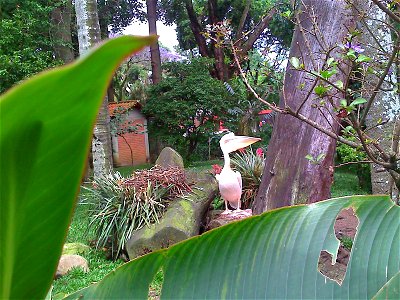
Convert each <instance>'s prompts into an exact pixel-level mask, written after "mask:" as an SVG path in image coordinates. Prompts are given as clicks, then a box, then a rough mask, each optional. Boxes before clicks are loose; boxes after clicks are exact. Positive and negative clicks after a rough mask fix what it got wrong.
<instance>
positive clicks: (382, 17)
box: [360, 2, 400, 200]
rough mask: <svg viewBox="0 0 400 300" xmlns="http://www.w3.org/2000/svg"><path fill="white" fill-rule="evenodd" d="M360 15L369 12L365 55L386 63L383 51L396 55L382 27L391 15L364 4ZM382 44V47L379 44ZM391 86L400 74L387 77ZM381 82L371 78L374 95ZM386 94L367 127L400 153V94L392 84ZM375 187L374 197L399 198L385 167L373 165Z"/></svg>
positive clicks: (378, 97)
mask: <svg viewBox="0 0 400 300" xmlns="http://www.w3.org/2000/svg"><path fill="white" fill-rule="evenodd" d="M360 11H362V12H365V13H366V16H367V20H366V22H365V23H363V25H364V26H363V28H362V29H363V35H362V41H361V42H362V43H363V46H364V47H365V53H364V54H365V55H367V56H369V57H371V58H372V60H373V61H375V62H379V61H380V60H381V59H382V55H381V54H382V53H381V51H380V50H379V49H381V50H384V51H385V52H387V53H391V52H393V51H394V50H393V41H392V37H391V32H390V29H389V27H387V26H382V24H384V23H385V22H387V23H389V18H388V17H387V15H386V14H385V13H384V12H383V11H382V10H381V9H379V8H377V7H376V5H374V4H373V3H371V2H367V3H364V6H362V7H360ZM378 42H379V44H378ZM392 70H395V67H394V65H393V66H392ZM386 80H387V82H393V83H396V82H397V77H396V72H392V73H391V74H388V75H387V76H386ZM377 81H378V78H377V77H376V76H372V75H369V77H367V78H366V80H365V82H366V83H367V84H368V85H369V86H367V87H365V88H367V90H369V91H371V90H372V89H373V87H374V86H375V85H376V84H377ZM383 87H384V89H385V90H384V91H379V93H377V95H376V97H375V100H374V104H373V105H372V106H371V108H370V110H369V113H368V115H367V117H366V119H365V123H366V125H367V127H371V128H372V129H371V130H369V131H368V134H369V136H370V137H371V138H373V139H376V140H379V145H380V146H381V147H382V148H383V149H384V150H385V151H386V152H387V153H390V152H391V151H393V152H397V153H398V154H399V149H393V147H392V139H393V128H394V125H395V122H396V116H397V118H399V113H400V100H399V94H398V91H395V90H394V89H393V86H391V84H388V83H386V84H384V86H383ZM370 96H371V94H370V93H369V94H368V95H364V98H368V97H370ZM380 119H381V120H382V123H383V124H382V125H380V126H376V125H377V122H378V120H380ZM371 183H372V193H373V194H389V195H390V196H391V197H392V199H393V200H397V199H398V197H399V191H398V190H397V189H396V186H395V185H394V184H393V180H392V178H391V176H390V175H389V173H388V172H386V171H383V170H382V167H380V166H379V165H376V164H373V165H372V166H371Z"/></svg>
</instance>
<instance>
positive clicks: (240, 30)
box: [236, 0, 251, 40]
mask: <svg viewBox="0 0 400 300" xmlns="http://www.w3.org/2000/svg"><path fill="white" fill-rule="evenodd" d="M250 5H251V0H247V1H246V6H245V8H244V10H243V13H242V16H241V17H240V22H239V26H238V29H237V32H236V40H240V39H241V38H242V35H243V28H244V23H245V22H246V18H247V15H248V13H249V10H250Z"/></svg>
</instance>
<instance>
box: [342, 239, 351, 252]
mask: <svg viewBox="0 0 400 300" xmlns="http://www.w3.org/2000/svg"><path fill="white" fill-rule="evenodd" d="M340 243H341V244H342V245H343V247H344V248H346V249H347V250H349V251H350V250H351V248H352V247H353V239H352V238H351V237H349V236H342V237H341V238H340Z"/></svg>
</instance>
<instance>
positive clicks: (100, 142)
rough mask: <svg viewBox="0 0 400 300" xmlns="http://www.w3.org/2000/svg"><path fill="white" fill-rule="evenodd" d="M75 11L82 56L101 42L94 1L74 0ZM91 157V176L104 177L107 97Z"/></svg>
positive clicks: (108, 164) (108, 165) (108, 158)
mask: <svg viewBox="0 0 400 300" xmlns="http://www.w3.org/2000/svg"><path fill="white" fill-rule="evenodd" d="M75 11H76V24H77V27H78V40H79V54H80V55H83V54H85V53H86V52H87V51H88V50H89V48H91V47H93V46H94V45H95V44H97V43H98V42H100V40H101V38H100V26H99V18H98V16H97V3H96V0H75ZM82 84H84V83H82ZM82 101H84V99H82ZM92 156H93V173H94V174H93V175H94V177H95V178H97V177H100V176H104V175H105V174H108V173H109V172H110V171H111V170H112V167H113V164H112V147H111V132H110V117H109V115H108V101H107V97H105V98H104V99H103V103H102V105H101V107H100V111H99V114H98V116H97V120H96V124H95V126H94V131H93V139H92Z"/></svg>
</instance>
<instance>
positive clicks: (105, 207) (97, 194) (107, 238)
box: [85, 172, 169, 260]
mask: <svg viewBox="0 0 400 300" xmlns="http://www.w3.org/2000/svg"><path fill="white" fill-rule="evenodd" d="M125 180H126V179H125V178H124V177H122V176H121V175H120V173H118V172H116V173H114V174H109V175H107V176H104V177H100V178H97V179H96V180H95V181H94V182H93V187H91V188H87V187H86V188H85V189H87V190H88V193H86V201H87V202H88V204H90V210H89V216H90V224H89V227H92V228H94V231H95V232H96V239H97V241H96V247H97V248H108V247H109V248H110V250H111V257H112V258H113V259H114V260H115V259H117V258H118V256H119V254H121V253H122V252H123V251H124V249H125V244H126V242H127V241H128V239H129V238H130V236H131V234H132V233H133V231H135V230H138V229H140V228H142V227H143V226H145V225H150V224H152V223H156V222H158V221H159V218H160V217H161V215H162V213H163V212H164V210H165V207H166V199H165V198H164V196H165V195H166V193H167V192H168V189H169V187H168V186H167V187H163V186H161V185H157V184H153V183H151V182H150V181H149V182H148V184H147V186H146V187H145V188H141V189H137V188H135V187H134V186H132V185H128V184H125V183H124V182H125Z"/></svg>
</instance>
